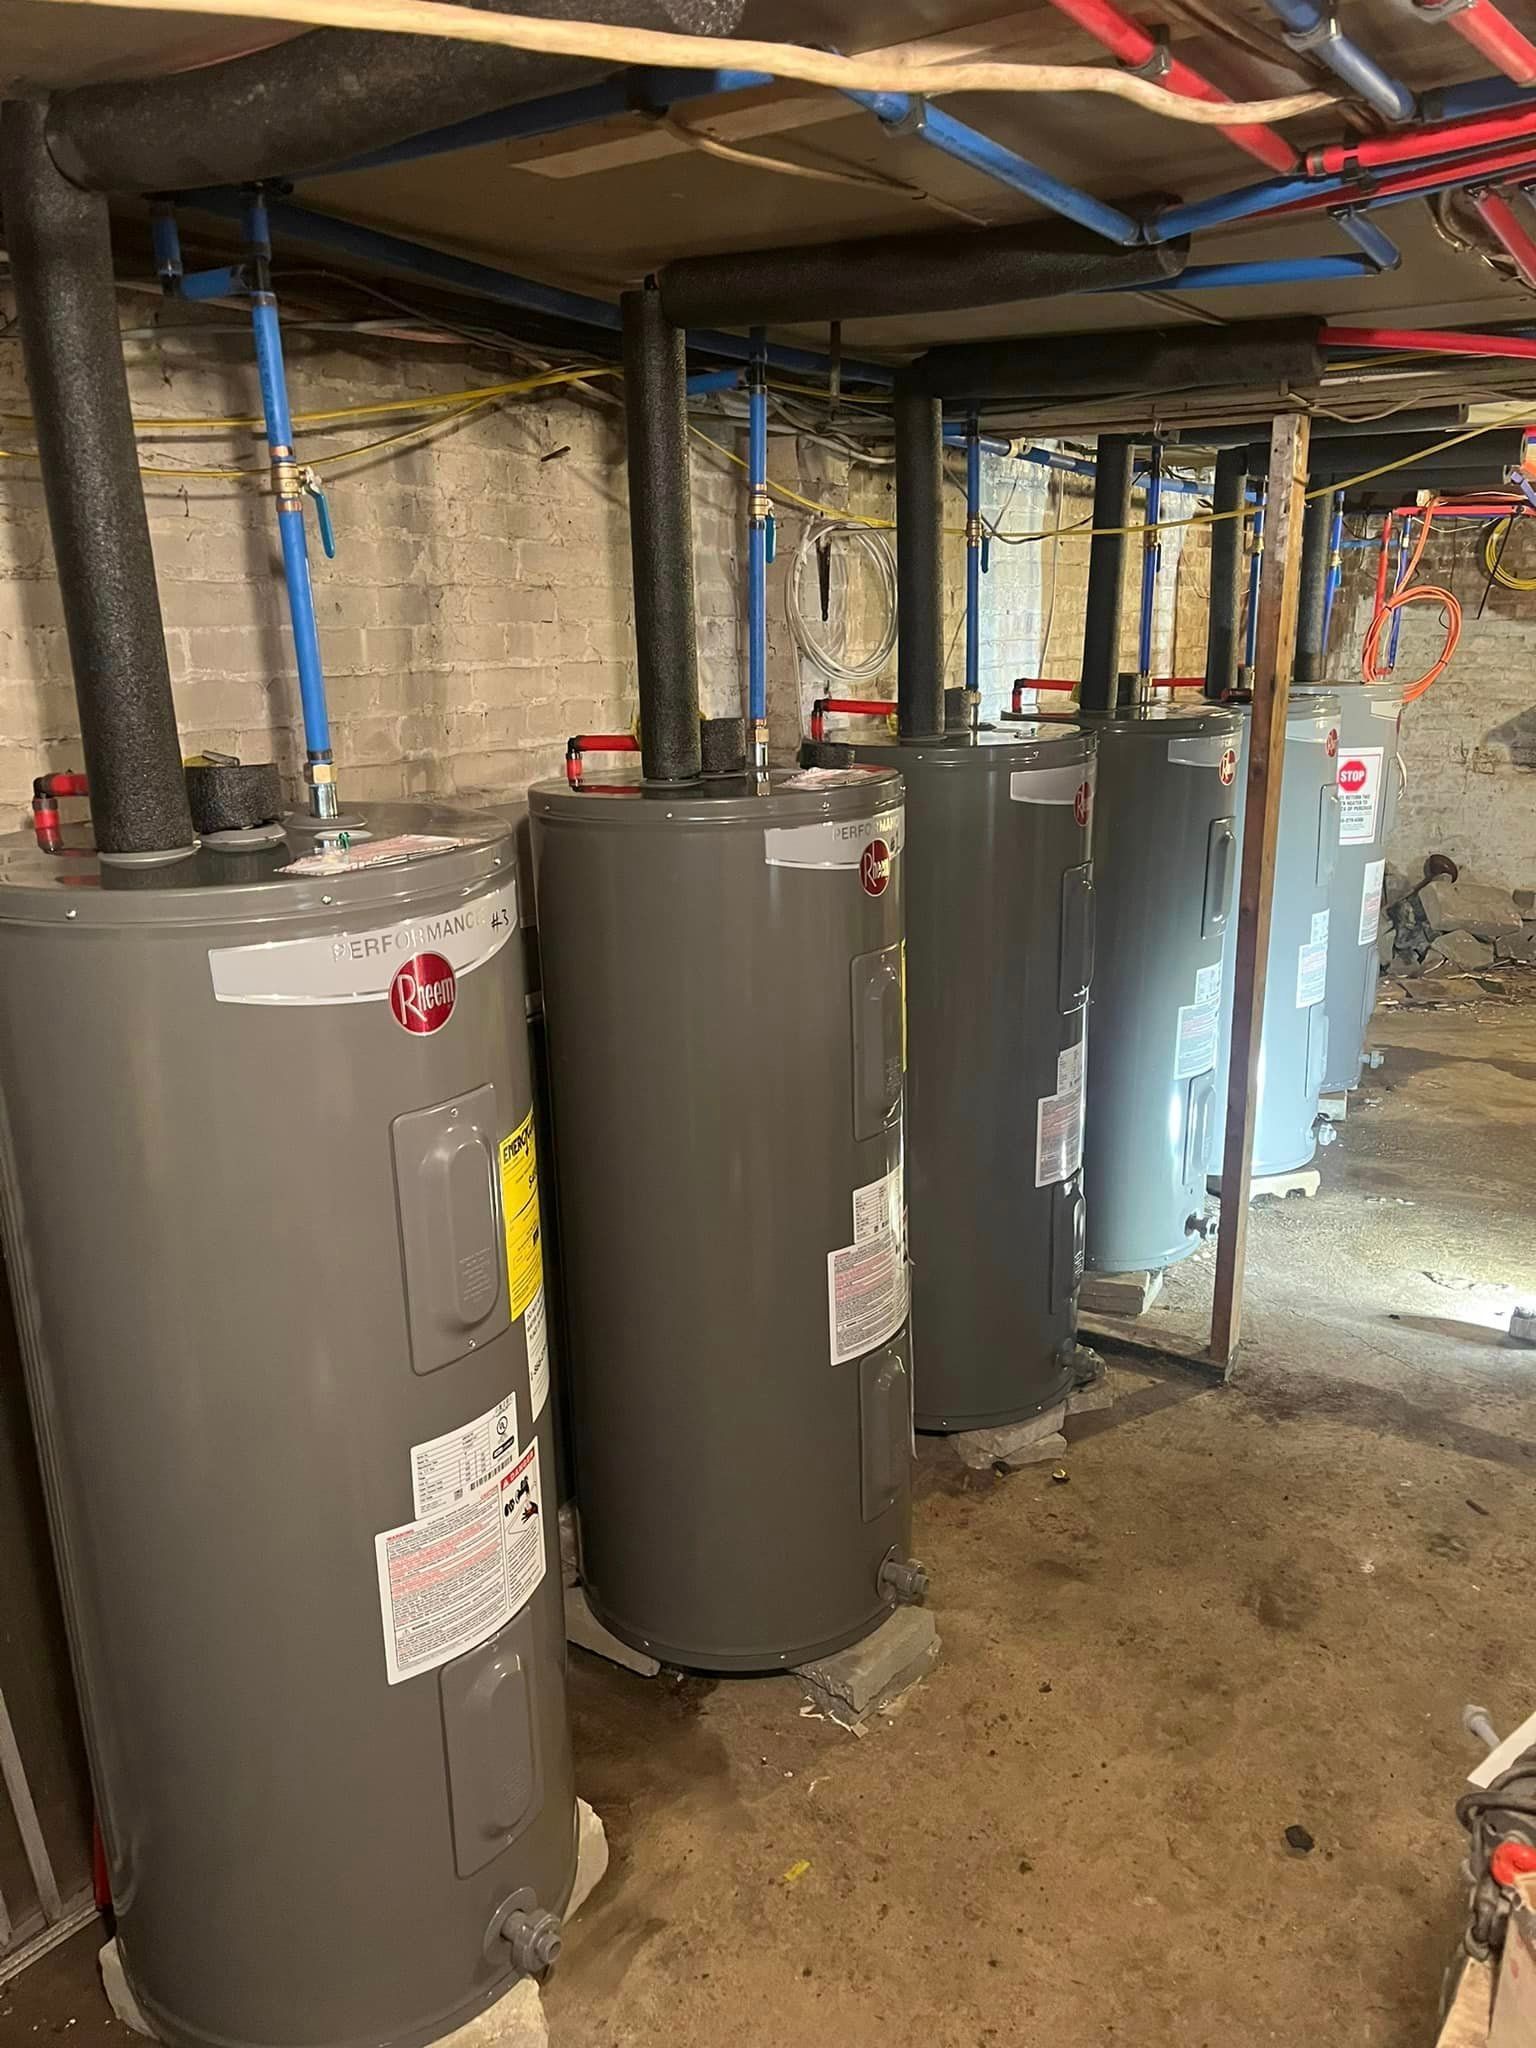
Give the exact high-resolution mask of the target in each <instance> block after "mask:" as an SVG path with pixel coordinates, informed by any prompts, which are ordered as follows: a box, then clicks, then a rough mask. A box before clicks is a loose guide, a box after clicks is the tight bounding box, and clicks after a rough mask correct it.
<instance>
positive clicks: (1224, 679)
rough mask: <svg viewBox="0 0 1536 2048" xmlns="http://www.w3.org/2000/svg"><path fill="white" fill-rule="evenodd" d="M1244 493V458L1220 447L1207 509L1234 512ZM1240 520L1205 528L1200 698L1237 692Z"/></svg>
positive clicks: (1240, 641)
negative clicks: (1207, 562)
mask: <svg viewBox="0 0 1536 2048" xmlns="http://www.w3.org/2000/svg"><path fill="white" fill-rule="evenodd" d="M1247 490H1248V454H1247V450H1246V449H1243V448H1222V449H1219V450H1218V451H1217V455H1216V481H1215V483H1214V485H1213V487H1212V492H1211V510H1212V511H1213V512H1215V513H1217V514H1218V515H1220V514H1221V513H1224V512H1225V513H1240V512H1241V511H1242V508H1243V501H1244V498H1245V496H1246V493H1247ZM1242 618H1243V521H1242V520H1241V519H1240V518H1226V519H1223V518H1221V517H1220V516H1218V517H1217V519H1216V521H1215V523H1214V524H1213V525H1212V527H1211V598H1210V611H1209V614H1208V618H1207V624H1206V638H1205V694H1206V696H1207V697H1212V698H1216V699H1218V700H1219V699H1221V698H1223V697H1225V696H1226V695H1227V693H1228V692H1229V691H1231V690H1235V689H1236V688H1237V669H1238V663H1239V662H1240V661H1241V660H1242V645H1243V638H1242Z"/></svg>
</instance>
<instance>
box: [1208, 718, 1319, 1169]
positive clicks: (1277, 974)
mask: <svg viewBox="0 0 1536 2048" xmlns="http://www.w3.org/2000/svg"><path fill="white" fill-rule="evenodd" d="M1235 708H1236V709H1237V710H1238V711H1239V713H1240V714H1241V723H1242V738H1241V744H1240V752H1241V756H1242V759H1241V763H1240V769H1239V774H1238V791H1239V800H1238V834H1239V837H1241V834H1242V828H1243V818H1244V815H1245V813H1246V808H1247V806H1246V785H1247V763H1248V734H1249V730H1250V723H1251V719H1252V715H1253V712H1252V706H1251V705H1247V704H1243V705H1238V706H1236V707H1235ZM1338 753H1339V700H1338V698H1337V696H1335V695H1333V694H1331V693H1322V692H1313V691H1309V692H1307V693H1306V694H1305V695H1303V694H1301V693H1300V692H1298V693H1297V694H1296V695H1295V696H1294V697H1292V699H1291V701H1290V706H1289V711H1288V714H1287V717H1286V725H1285V759H1284V770H1283V780H1282V782H1281V786H1280V826H1279V832H1278V836H1277V838H1276V841H1275V872H1274V883H1273V908H1272V910H1271V913H1270V927H1269V968H1268V974H1267V977H1266V981H1265V989H1264V1019H1263V1027H1262V1037H1261V1041H1260V1051H1259V1088H1258V1107H1257V1112H1256V1116H1255V1120H1254V1134H1253V1172H1254V1174H1255V1175H1267V1174H1276V1173H1294V1172H1295V1171H1296V1170H1297V1169H1298V1168H1299V1167H1303V1166H1305V1165H1306V1164H1307V1163H1308V1161H1309V1160H1310V1159H1311V1157H1312V1155H1313V1153H1314V1152H1315V1151H1316V1149H1317V1136H1318V1129H1319V1125H1320V1119H1319V1117H1318V1112H1317V1098H1318V1094H1319V1092H1320V1091H1321V1088H1322V1085H1323V1074H1324V1070H1325V1066H1326V1062H1327V1058H1328V1011H1327V1003H1326V1000H1325V999H1326V996H1327V992H1328V961H1329V957H1330V954H1331V951H1332V948H1333V944H1334V942H1335V938H1336V936H1337V935H1336V934H1335V933H1334V931H1333V913H1332V902H1333V877H1334V868H1335V864H1336V862H1337V860H1338V852H1339V800H1338V788H1337V778H1336V771H1337V767H1338ZM1343 936H1344V937H1345V938H1348V939H1349V940H1351V941H1353V939H1354V933H1353V932H1347V933H1345V934H1343ZM1236 960H1237V886H1236V883H1235V882H1234V884H1233V890H1232V915H1231V918H1230V919H1229V921H1228V926H1227V939H1226V955H1225V967H1224V972H1225V977H1226V983H1227V987H1228V989H1229V990H1230V988H1231V985H1232V978H1233V972H1234V968H1235V965H1236ZM1231 1023H1232V1009H1231V999H1230V996H1229V998H1228V1001H1227V1006H1226V1009H1225V1012H1224V1015H1223V1029H1222V1046H1221V1060H1220V1064H1219V1067H1218V1070H1217V1103H1216V1121H1215V1124H1214V1126H1213V1128H1212V1134H1211V1135H1212V1146H1211V1176H1212V1179H1213V1181H1215V1180H1219V1178H1220V1175H1221V1166H1222V1154H1223V1150H1224V1143H1225V1136H1226V1109H1227V1068H1228V1060H1229V1055H1230V1050H1231Z"/></svg>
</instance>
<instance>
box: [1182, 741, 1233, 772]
mask: <svg viewBox="0 0 1536 2048" xmlns="http://www.w3.org/2000/svg"><path fill="white" fill-rule="evenodd" d="M1235 739H1236V735H1235V734H1233V733H1229V732H1211V733H1200V734H1196V735H1194V736H1192V737H1191V738H1189V739H1182V740H1170V741H1169V742H1168V758H1169V760H1170V761H1179V762H1182V763H1183V765H1184V766H1185V767H1186V768H1219V767H1220V766H1221V764H1222V762H1223V760H1224V759H1225V758H1226V754H1227V749H1228V748H1229V747H1231V746H1232V745H1233V744H1234V743H1235Z"/></svg>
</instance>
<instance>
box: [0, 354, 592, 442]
mask: <svg viewBox="0 0 1536 2048" xmlns="http://www.w3.org/2000/svg"><path fill="white" fill-rule="evenodd" d="M621 374H622V373H621V371H620V369H619V366H618V365H617V364H616V363H615V364H613V365H611V366H609V365H601V364H600V365H598V366H597V367H595V368H592V369H586V370H541V371H540V372H539V373H538V375H537V376H530V377H517V378H514V379H512V380H511V381H510V382H508V383H504V384H481V385H476V386H473V387H472V388H470V389H469V390H466V391H437V392H428V393H424V394H423V395H422V396H421V397H419V398H386V399H378V400H375V401H374V402H373V403H371V404H368V405H343V406H337V407H335V408H334V409H332V410H331V411H328V412H296V413H295V414H294V415H293V423H294V425H295V426H296V427H318V426H324V425H327V424H329V423H331V422H333V421H339V420H363V419H380V418H383V417H386V416H387V415H389V414H392V413H402V412H438V411H441V410H443V409H444V408H445V407H453V406H460V405H465V404H474V405H480V404H486V403H488V402H489V401H490V400H492V399H496V398H516V397H518V396H520V395H521V394H522V393H524V392H528V391H542V390H545V389H547V388H548V387H550V386H551V385H558V384H575V383H578V382H579V381H581V380H582V379H583V378H587V377H617V376H619V375H621ZM0 420H4V421H6V422H7V423H9V424H12V425H15V426H25V427H30V426H31V424H32V415H31V414H30V413H27V412H0ZM133 424H134V427H135V429H136V430H138V431H141V432H143V433H147V434H164V433H178V432H180V433H220V432H225V433H234V432H237V431H239V430H240V429H242V428H247V427H251V428H256V427H263V426H265V424H266V422H265V421H264V420H263V418H262V417H261V415H260V414H259V413H244V414H232V415H231V416H229V417H228V418H226V419H215V418H208V419H203V418H194V417H188V416H186V415H178V416H176V417H174V418H171V419H147V418H146V419H138V418H136V419H135V420H134V423H133Z"/></svg>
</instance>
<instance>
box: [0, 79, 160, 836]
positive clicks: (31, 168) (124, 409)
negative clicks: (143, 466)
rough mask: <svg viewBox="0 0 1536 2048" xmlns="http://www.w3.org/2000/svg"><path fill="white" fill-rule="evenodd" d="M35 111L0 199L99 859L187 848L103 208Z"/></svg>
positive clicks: (10, 147) (10, 154) (16, 142)
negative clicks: (60, 165)
mask: <svg viewBox="0 0 1536 2048" xmlns="http://www.w3.org/2000/svg"><path fill="white" fill-rule="evenodd" d="M45 120H46V111H45V108H44V106H43V105H42V103H41V102H38V101H25V100H13V101H11V102H10V103H9V104H8V105H7V106H6V107H5V109H4V112H3V116H0V199H3V203H4V208H5V239H6V246H7V248H8V249H9V251H10V259H11V275H12V277H13V279H14V281H15V286H16V307H17V315H18V319H19V322H20V327H21V345H22V354H23V357H24V359H25V362H26V370H27V382H28V385H29V386H30V389H31V400H32V416H33V422H34V426H33V431H34V432H35V434H36V436H37V446H38V458H39V461H40V462H41V464H42V472H43V494H44V497H45V499H46V501H47V506H48V525H49V528H50V530H51V532H52V534H53V553H54V560H55V563H56V564H57V568H58V577H59V588H60V590H61V592H62V593H63V598H64V622H65V627H66V629H67V631H68V635H69V654H70V660H71V663H72V664H73V667H74V672H75V696H76V699H77V700H78V703H79V707H80V739H81V748H82V751H83V753H84V755H85V771H86V775H87V777H88V779H89V782H90V789H91V816H92V820H93V823H94V825H95V832H96V845H97V848H98V850H99V851H100V852H101V853H103V854H106V855H109V856H110V855H113V854H138V853H170V852H173V851H175V850H176V849H178V848H183V847H190V846H191V844H192V814H191V811H190V810H189V808H188V805H187V784H186V778H185V776H184V775H183V773H182V766H181V745H180V741H179V740H178V738H177V733H176V706H175V703H174V700H173V699H172V696H171V677H170V669H169V667H168V665H167V663H166V658H165V632H164V629H163V627H162V624H161V619H160V594H159V591H158V589H157V587H156V584H155V558H154V554H153V552H152V550H151V548H150V542H149V520H148V517H147V516H146V514H145V510H144V491H143V486H142V484H141V482H140V479H139V461H138V451H137V449H136V447H135V445H134V438H133V415H132V413H131V411H130V409H129V403H128V378H127V375H126V373H125V371H124V369H123V344H122V336H121V334H120V332H119V329H118V319H117V297H116V291H115V287H114V283H113V277H112V244H111V238H110V233H109V228H108V220H107V202H106V200H105V199H102V198H98V197H96V196H95V195H93V194H91V193H86V192H81V191H80V190H79V189H78V188H77V187H76V186H74V185H71V184H70V183H69V181H68V180H67V179H66V178H64V177H62V176H61V175H60V173H59V171H58V169H57V168H56V166H55V164H54V161H53V159H52V157H51V156H50V155H49V154H48V146H47V140H46V135H45Z"/></svg>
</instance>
